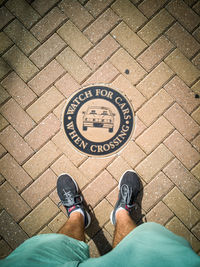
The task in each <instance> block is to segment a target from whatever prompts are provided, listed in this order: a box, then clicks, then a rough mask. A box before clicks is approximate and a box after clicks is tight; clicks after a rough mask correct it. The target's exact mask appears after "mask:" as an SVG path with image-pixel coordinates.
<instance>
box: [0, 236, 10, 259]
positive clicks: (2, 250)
mask: <svg viewBox="0 0 200 267" xmlns="http://www.w3.org/2000/svg"><path fill="white" fill-rule="evenodd" d="M11 252H12V249H11V247H10V246H9V245H8V243H7V242H6V241H5V240H4V239H1V240H0V259H4V258H5V257H7V256H8V255H9V254H10V253H11Z"/></svg>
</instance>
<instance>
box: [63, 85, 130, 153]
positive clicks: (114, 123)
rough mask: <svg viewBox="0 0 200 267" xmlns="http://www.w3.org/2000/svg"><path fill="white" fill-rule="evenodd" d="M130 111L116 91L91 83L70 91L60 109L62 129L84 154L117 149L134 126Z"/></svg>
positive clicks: (123, 97)
mask: <svg viewBox="0 0 200 267" xmlns="http://www.w3.org/2000/svg"><path fill="white" fill-rule="evenodd" d="M134 120H135V119H134V112H133V108H132V106H131V104H130V102H129V101H128V99H127V98H126V97H125V96H124V95H123V94H121V93H120V92H119V91H117V90H115V89H113V88H110V87H106V86H102V85H95V86H90V87H86V88H83V89H81V90H79V91H77V92H76V93H75V94H73V95H72V96H71V97H70V99H69V100H68V102H67V105H66V106H65V109H64V119H63V123H64V130H65V133H66V135H67V138H68V140H69V141H70V143H71V144H72V145H73V147H74V148H75V149H77V150H78V151H79V152H82V153H84V154H86V155H87V156H94V157H95V156H98V157H107V156H110V155H112V154H113V153H117V152H118V151H119V150H120V149H121V148H122V147H123V146H124V145H125V144H126V143H127V142H128V140H129V139H130V137H131V135H132V133H133V130H134V124H135V123H134Z"/></svg>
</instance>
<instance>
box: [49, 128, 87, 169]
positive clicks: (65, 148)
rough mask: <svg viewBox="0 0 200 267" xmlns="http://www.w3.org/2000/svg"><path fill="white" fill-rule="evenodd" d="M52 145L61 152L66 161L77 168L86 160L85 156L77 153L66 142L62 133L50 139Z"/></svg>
mask: <svg viewBox="0 0 200 267" xmlns="http://www.w3.org/2000/svg"><path fill="white" fill-rule="evenodd" d="M52 141H53V143H54V144H55V145H56V146H57V147H58V148H59V149H60V151H62V152H63V153H64V154H65V155H66V156H67V158H68V159H70V161H71V162H72V163H73V164H74V165H75V166H79V165H80V164H81V163H82V162H83V161H84V160H86V159H87V157H86V156H84V155H82V154H80V153H79V152H77V151H76V150H75V149H73V147H72V146H71V144H69V142H67V140H66V136H65V134H64V132H63V131H60V132H59V133H57V134H56V135H55V136H54V137H53V138H52Z"/></svg>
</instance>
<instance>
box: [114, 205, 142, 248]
mask: <svg viewBox="0 0 200 267" xmlns="http://www.w3.org/2000/svg"><path fill="white" fill-rule="evenodd" d="M136 227H137V225H136V224H135V223H134V221H133V220H132V219H131V217H130V216H129V214H128V211H126V210H124V209H123V210H119V211H118V212H117V213H116V227H115V234H114V240H113V248H114V247H116V246H117V244H118V243H119V242H120V241H121V240H122V239H123V238H124V237H125V236H127V235H128V234H129V233H130V232H131V231H132V230H133V229H134V228H136Z"/></svg>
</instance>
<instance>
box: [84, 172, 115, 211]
mask: <svg viewBox="0 0 200 267" xmlns="http://www.w3.org/2000/svg"><path fill="white" fill-rule="evenodd" d="M116 185H117V182H116V180H115V179H113V177H112V176H111V175H110V174H109V173H108V172H107V171H106V170H104V171H103V172H102V173H101V174H100V175H99V176H98V177H97V178H96V179H95V180H94V181H92V182H91V183H90V184H89V185H88V186H87V187H86V188H85V189H84V190H83V196H84V198H85V200H86V202H87V203H88V204H90V205H91V206H92V207H95V206H96V205H97V203H98V202H100V201H101V200H102V199H103V198H104V197H105V196H106V195H107V194H108V193H109V192H110V191H111V190H112V189H113V188H114V187H115V186H116Z"/></svg>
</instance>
